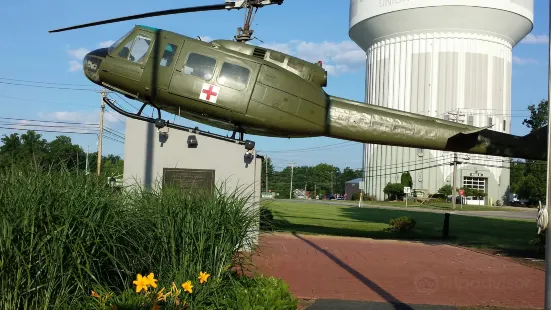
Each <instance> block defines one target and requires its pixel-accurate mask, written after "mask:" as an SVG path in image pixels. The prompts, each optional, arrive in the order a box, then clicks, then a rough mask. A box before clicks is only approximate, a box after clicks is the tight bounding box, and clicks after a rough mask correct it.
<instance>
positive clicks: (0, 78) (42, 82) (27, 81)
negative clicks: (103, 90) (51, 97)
mask: <svg viewBox="0 0 551 310" xmlns="http://www.w3.org/2000/svg"><path fill="white" fill-rule="evenodd" d="M0 80H6V81H14V82H26V83H38V84H49V85H66V86H85V87H94V86H92V85H90V84H68V83H53V82H44V81H29V80H18V79H9V78H3V77H0Z"/></svg>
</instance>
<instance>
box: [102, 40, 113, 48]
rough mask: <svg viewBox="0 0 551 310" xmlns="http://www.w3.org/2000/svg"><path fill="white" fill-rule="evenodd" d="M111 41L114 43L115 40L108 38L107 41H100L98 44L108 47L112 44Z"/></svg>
mask: <svg viewBox="0 0 551 310" xmlns="http://www.w3.org/2000/svg"><path fill="white" fill-rule="evenodd" d="M113 43H115V40H109V41H105V42H100V44H98V46H99V47H109V46H111V45H113Z"/></svg>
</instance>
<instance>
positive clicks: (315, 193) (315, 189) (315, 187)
mask: <svg viewBox="0 0 551 310" xmlns="http://www.w3.org/2000/svg"><path fill="white" fill-rule="evenodd" d="M317 190H318V184H314V197H316V195H317V193H318V192H317Z"/></svg>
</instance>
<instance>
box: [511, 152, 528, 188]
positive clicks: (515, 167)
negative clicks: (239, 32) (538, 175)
mask: <svg viewBox="0 0 551 310" xmlns="http://www.w3.org/2000/svg"><path fill="white" fill-rule="evenodd" d="M509 167H510V171H511V177H510V178H511V183H510V192H511V193H516V194H518V193H519V191H520V190H521V188H522V183H523V182H524V173H525V169H526V167H525V163H524V162H521V161H520V160H511V164H510V166H509Z"/></svg>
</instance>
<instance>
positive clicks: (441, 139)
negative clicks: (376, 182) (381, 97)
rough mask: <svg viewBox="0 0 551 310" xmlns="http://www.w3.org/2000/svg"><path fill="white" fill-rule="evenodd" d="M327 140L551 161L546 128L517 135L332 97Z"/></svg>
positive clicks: (329, 97) (330, 98)
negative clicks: (548, 157) (336, 139)
mask: <svg viewBox="0 0 551 310" xmlns="http://www.w3.org/2000/svg"><path fill="white" fill-rule="evenodd" d="M328 104H329V107H328V116H327V117H328V119H327V124H328V125H327V129H326V130H327V133H326V135H327V136H329V137H333V138H338V139H346V140H352V141H357V142H363V143H371V144H382V145H393V146H402V147H411V148H424V149H432V150H441V151H452V152H462V153H470V154H483V155H493V156H502V157H513V158H524V159H531V160H547V126H546V127H544V128H542V129H540V130H538V131H536V132H533V133H531V134H528V135H526V136H515V135H511V134H507V133H503V132H498V131H494V130H490V129H489V128H488V127H486V128H479V127H474V126H469V125H465V124H461V123H456V122H451V121H446V120H442V119H439V118H435V117H429V116H423V115H419V114H415V113H410V112H404V111H400V110H395V109H390V108H385V107H380V106H376V105H371V104H365V103H361V102H356V101H352V100H347V99H344V98H339V97H334V96H328Z"/></svg>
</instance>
